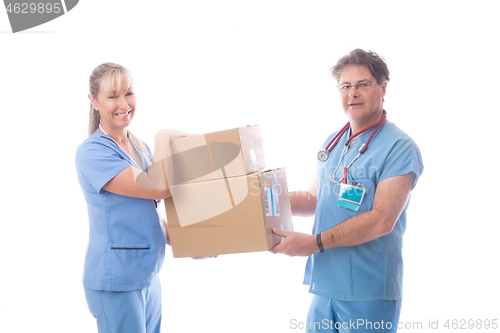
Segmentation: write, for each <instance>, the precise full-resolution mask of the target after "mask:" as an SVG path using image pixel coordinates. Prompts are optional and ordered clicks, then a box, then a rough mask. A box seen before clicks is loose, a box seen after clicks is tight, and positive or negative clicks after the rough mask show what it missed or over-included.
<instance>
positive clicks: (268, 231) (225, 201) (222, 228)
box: [165, 169, 293, 258]
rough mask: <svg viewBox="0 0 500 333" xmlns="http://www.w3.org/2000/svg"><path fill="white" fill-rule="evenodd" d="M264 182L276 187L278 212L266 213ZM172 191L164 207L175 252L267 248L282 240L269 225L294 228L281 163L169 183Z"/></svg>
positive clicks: (215, 252) (181, 254)
mask: <svg viewBox="0 0 500 333" xmlns="http://www.w3.org/2000/svg"><path fill="white" fill-rule="evenodd" d="M273 173H274V174H275V177H274V179H275V181H274V187H273V177H272V174H273ZM224 188H225V189H226V192H224ZM266 188H267V191H268V192H269V188H273V190H274V189H276V191H277V192H275V193H274V196H275V198H276V196H277V197H278V199H279V216H268V215H269V213H268V214H266V202H265V193H266ZM179 190H180V191H179ZM172 194H173V195H172V197H170V198H168V199H166V200H165V207H166V211H167V220H168V230H169V235H170V240H171V243H172V251H173V254H174V257H176V258H178V257H195V256H207V255H219V254H228V253H241V252H254V251H267V250H269V249H271V248H273V247H274V246H275V245H276V244H278V243H279V242H280V240H281V239H280V237H278V236H276V235H274V234H273V233H272V228H273V227H274V228H277V229H283V230H293V226H292V215H291V211H290V202H289V197H288V189H287V184H286V175H285V170H284V169H278V170H276V171H272V170H267V171H259V172H255V173H251V174H249V175H246V176H238V177H232V178H226V179H216V180H209V181H204V182H196V183H185V184H180V185H174V186H173V187H172ZM179 194H180V196H179ZM193 212H194V213H193ZM275 213H276V211H275ZM193 216H194V217H193ZM205 217H206V218H205ZM187 220H188V221H187Z"/></svg>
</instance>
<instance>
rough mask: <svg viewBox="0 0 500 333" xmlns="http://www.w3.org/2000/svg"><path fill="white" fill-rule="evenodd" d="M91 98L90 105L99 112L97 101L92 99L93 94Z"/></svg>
mask: <svg viewBox="0 0 500 333" xmlns="http://www.w3.org/2000/svg"><path fill="white" fill-rule="evenodd" d="M88 96H89V100H90V103H91V104H92V106H93V107H94V109H95V110H96V111H99V109H98V108H97V101H96V99H95V98H94V97H92V95H91V94H89V95H88Z"/></svg>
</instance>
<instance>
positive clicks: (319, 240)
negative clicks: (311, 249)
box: [316, 232, 325, 253]
mask: <svg viewBox="0 0 500 333" xmlns="http://www.w3.org/2000/svg"><path fill="white" fill-rule="evenodd" d="M316 243H317V244H318V249H319V252H321V253H323V252H324V251H325V249H324V248H323V244H322V243H321V232H320V233H319V234H317V235H316Z"/></svg>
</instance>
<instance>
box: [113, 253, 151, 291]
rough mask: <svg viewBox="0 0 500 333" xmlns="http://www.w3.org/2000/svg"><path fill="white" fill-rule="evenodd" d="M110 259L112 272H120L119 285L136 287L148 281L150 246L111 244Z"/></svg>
mask: <svg viewBox="0 0 500 333" xmlns="http://www.w3.org/2000/svg"><path fill="white" fill-rule="evenodd" d="M110 259H111V260H110V264H111V267H113V268H114V269H113V272H122V274H120V283H121V284H130V285H137V284H142V283H146V282H147V281H148V276H147V272H150V271H151V269H150V265H151V262H150V261H151V244H113V245H111V257H110Z"/></svg>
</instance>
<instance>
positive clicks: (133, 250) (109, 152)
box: [76, 130, 166, 291]
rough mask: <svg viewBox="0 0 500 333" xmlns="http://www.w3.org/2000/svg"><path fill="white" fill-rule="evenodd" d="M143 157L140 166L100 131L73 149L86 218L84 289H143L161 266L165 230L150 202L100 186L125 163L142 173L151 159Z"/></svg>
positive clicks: (163, 255)
mask: <svg viewBox="0 0 500 333" xmlns="http://www.w3.org/2000/svg"><path fill="white" fill-rule="evenodd" d="M146 147H147V146H146ZM148 151H149V148H148ZM150 155H151V154H150ZM142 159H143V163H142V164H143V165H142V166H138V165H137V164H136V162H135V161H133V160H132V159H131V158H130V157H129V156H128V155H127V154H126V153H125V152H124V151H122V150H121V149H120V148H119V147H118V146H117V145H116V143H115V142H114V141H113V140H112V139H111V137H110V136H109V135H107V134H103V133H101V132H100V131H99V130H96V131H95V132H94V134H92V135H91V136H90V137H89V138H88V139H87V140H85V141H84V142H83V143H82V144H81V145H80V146H79V147H78V149H77V152H76V169H77V175H78V182H79V183H80V186H81V188H82V190H83V194H84V196H85V200H86V201H87V210H88V216H89V222H90V226H89V244H88V247H87V253H86V257H85V265H84V273H83V284H84V286H85V287H87V288H91V289H95V290H107V291H129V290H136V289H143V288H146V287H148V286H149V284H150V282H151V281H152V280H153V279H154V277H155V275H156V274H157V273H159V271H160V269H161V266H162V264H163V259H164V257H165V243H166V234H165V228H164V225H163V220H162V217H161V215H160V213H159V212H158V211H157V208H156V204H155V202H154V200H149V199H139V198H132V197H126V196H122V195H117V194H114V193H111V192H107V191H106V190H104V189H103V188H102V187H103V186H104V185H105V184H106V183H107V182H108V181H109V180H111V179H112V178H114V177H115V176H116V175H118V174H119V173H120V172H121V171H122V170H124V169H125V168H128V167H130V166H132V167H136V168H140V169H142V170H145V171H147V169H148V168H149V166H150V164H151V160H148V161H146V160H144V157H142Z"/></svg>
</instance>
